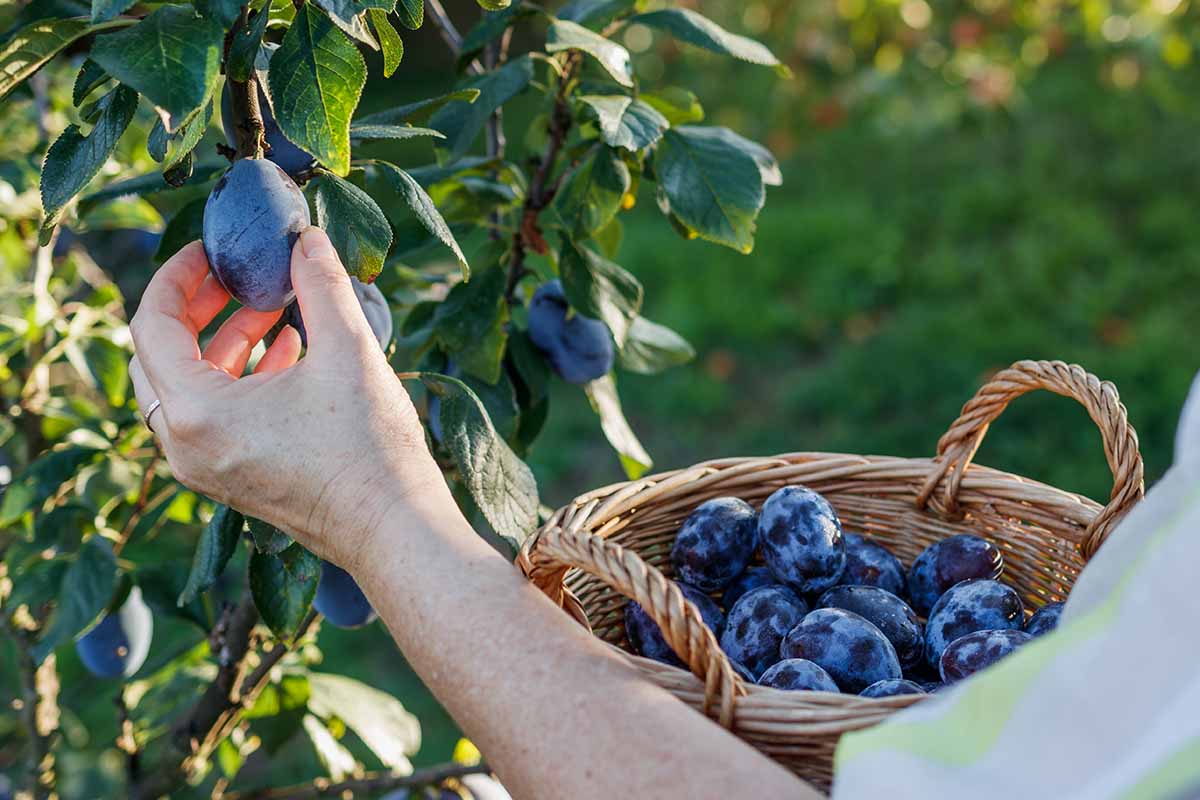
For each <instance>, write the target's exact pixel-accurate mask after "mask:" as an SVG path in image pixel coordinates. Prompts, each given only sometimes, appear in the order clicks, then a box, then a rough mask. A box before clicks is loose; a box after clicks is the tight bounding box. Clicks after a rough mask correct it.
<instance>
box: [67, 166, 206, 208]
mask: <svg viewBox="0 0 1200 800" xmlns="http://www.w3.org/2000/svg"><path fill="white" fill-rule="evenodd" d="M227 166H228V165H225V164H220V165H218V164H207V165H205V166H202V167H197V168H196V169H195V170H194V171H193V172H192V177H191V178H190V179H189V182H190V183H192V184H199V183H203V182H204V181H207V180H211V179H212V178H215V177H216V176H217V174H218V173H221V172H224V171H225V169H226V168H227ZM170 188H171V187H170V186H168V185H167V184H166V182H164V181H163V177H162V175H161V174H159V173H157V172H150V173H147V174H145V175H138V176H137V177H135V178H127V179H125V180H123V181H115V182H113V183H110V184H108V185H107V186H105V187H104V188H103V189H97V190H96V191H94V192H92V193H91V194H85V195H84V196H83V197H81V198H79V203H78V210H79V214H80V215H81V216H82V215H86V214H88V213H89V212H90V211H91V210H92V209H93V208H95V207H96V206H99V205H101V204H102V203H107V202H109V201H110V200H116V199H118V198H121V197H135V196H137V197H140V196H142V195H147V194H154V193H155V192H162V191H166V190H167V189H170Z"/></svg>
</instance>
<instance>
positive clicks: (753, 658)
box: [721, 586, 808, 677]
mask: <svg viewBox="0 0 1200 800" xmlns="http://www.w3.org/2000/svg"><path fill="white" fill-rule="evenodd" d="M807 613H808V605H807V604H806V603H805V602H804V601H803V600H801V599H800V598H799V597H797V596H796V594H795V593H794V592H793V591H792V590H791V589H788V588H787V587H785V586H760V587H759V588H757V589H752V590H750V591H749V592H746V594H744V595H742V596H741V598H739V599H738V601H737V602H736V603H734V604H733V608H731V609H730V610H729V615H728V616H727V617H726V618H725V631H724V632H723V633H722V634H721V649H722V650H724V651H725V654H726V655H728V656H729V657H730V658H732V659H734V660H735V661H738V662H740V663H741V664H742V665H743V666H745V667H746V669H748V670H750V672H751V673H752V674H753V675H754V676H755V677H757V676H759V675H762V674H763V671H764V670H766V669H767V667H769V666H771V665H772V664H774V663H775V662H776V661H778V660H779V644H780V643H781V642H782V641H783V637H784V636H785V635H786V634H787V632H788V631H790V630H791V629H792V628H794V627H796V625H798V624H799V623H800V620H802V619H804V615H805V614H807Z"/></svg>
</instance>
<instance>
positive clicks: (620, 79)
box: [546, 19, 633, 86]
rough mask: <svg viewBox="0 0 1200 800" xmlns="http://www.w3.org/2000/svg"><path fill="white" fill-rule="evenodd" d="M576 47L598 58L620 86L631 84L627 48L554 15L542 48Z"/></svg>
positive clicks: (549, 49) (560, 48) (552, 51)
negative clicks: (555, 18)
mask: <svg viewBox="0 0 1200 800" xmlns="http://www.w3.org/2000/svg"><path fill="white" fill-rule="evenodd" d="M563 50H579V51H581V52H584V53H587V54H588V55H589V56H591V57H592V58H594V59H596V60H597V61H599V62H600V66H601V67H603V68H604V71H605V72H607V73H608V74H609V75H611V76H612V79H613V80H614V81H616V82H617V83H619V84H621V85H622V86H633V65H632V64H631V62H630V58H629V51H628V50H626V49H625V48H624V47H622V46H621V45H619V44H617V43H616V42H614V41H612V40H611V39H606V38H604V37H603V36H601V35H600V34H598V33H596V32H595V31H591V30H588V29H587V28H585V27H583V26H582V25H579V24H577V23H574V22H569V21H567V20H564V19H558V20H555V21H554V22H552V23H550V30H548V31H547V32H546V51H547V52H550V53H558V52H561V51H563Z"/></svg>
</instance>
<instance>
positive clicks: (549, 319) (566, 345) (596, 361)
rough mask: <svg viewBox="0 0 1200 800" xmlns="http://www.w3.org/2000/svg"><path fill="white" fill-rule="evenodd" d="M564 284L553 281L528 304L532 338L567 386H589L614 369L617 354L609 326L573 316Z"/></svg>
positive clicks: (537, 292)
mask: <svg viewBox="0 0 1200 800" xmlns="http://www.w3.org/2000/svg"><path fill="white" fill-rule="evenodd" d="M568 310H570V306H569V305H568V304H567V296H566V295H565V294H564V293H563V288H562V283H561V282H559V281H550V282H549V283H547V284H544V285H543V286H542V287H541V288H539V289H538V290H537V291H536V292H534V294H533V299H532V300H530V301H529V338H530V340H531V341H532V342H533V344H534V346H535V347H537V349H538V350H539V351H541V353H542V355H543V356H545V357H546V361H547V362H548V363H549V364H550V368H551V369H553V370H554V372H555V373H557V375H558V376H559V377H560V378H562V379H563V380H564V381H566V382H567V383H577V384H581V383H588V382H589V381H594V380H596V379H597V378H603V377H604V376H605V375H607V374H608V373H609V371H610V370H611V369H612V366H613V361H614V360H615V359H616V352H615V351H614V349H613V340H612V334H610V333H609V331H608V326H607V325H605V324H604V323H603V322H601V321H600V320H598V319H592V318H591V317H585V316H583V315H582V314H579V313H572V314H571V315H570V318H568V315H567V312H568Z"/></svg>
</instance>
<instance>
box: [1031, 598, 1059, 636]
mask: <svg viewBox="0 0 1200 800" xmlns="http://www.w3.org/2000/svg"><path fill="white" fill-rule="evenodd" d="M1062 612H1063V604H1062V603H1046V605H1044V606H1042V607H1041V608H1039V609H1038V610H1037V611H1035V612H1033V616H1032V617H1030V618H1029V620H1028V621H1027V622H1026V623H1025V632H1026V633H1028V634H1029V635H1030V636H1042V635H1043V634H1047V633H1049V632H1050V631H1052V630H1054V629H1055V628H1057V627H1058V620H1059V618H1060V617H1062Z"/></svg>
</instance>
